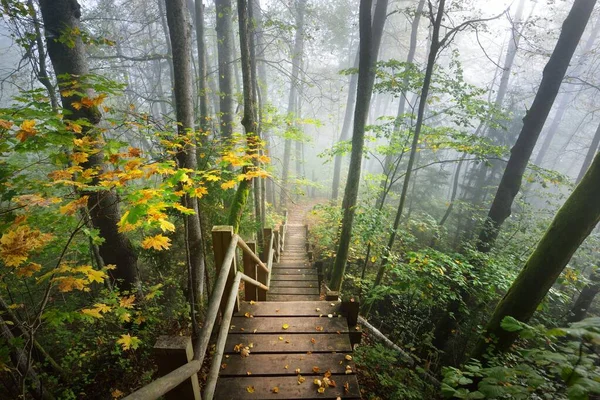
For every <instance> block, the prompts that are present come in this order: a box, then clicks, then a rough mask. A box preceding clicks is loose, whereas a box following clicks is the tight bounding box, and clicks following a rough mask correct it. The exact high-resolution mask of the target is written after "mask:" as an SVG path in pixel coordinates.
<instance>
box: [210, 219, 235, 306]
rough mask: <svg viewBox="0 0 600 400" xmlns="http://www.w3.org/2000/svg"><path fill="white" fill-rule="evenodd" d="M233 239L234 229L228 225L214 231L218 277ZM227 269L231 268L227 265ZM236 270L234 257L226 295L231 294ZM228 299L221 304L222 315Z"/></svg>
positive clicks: (218, 227) (220, 226) (214, 252)
mask: <svg viewBox="0 0 600 400" xmlns="http://www.w3.org/2000/svg"><path fill="white" fill-rule="evenodd" d="M232 238H233V227H232V226H227V225H217V226H215V227H213V229H212V242H213V254H214V256H215V269H216V272H217V275H219V272H220V271H221V268H222V267H223V260H224V259H225V254H226V253H227V250H228V249H229V245H230V244H231V239H232ZM224 267H225V268H229V265H225V266H224ZM235 271H237V268H236V257H233V268H230V270H229V275H228V277H227V283H226V284H225V290H224V293H229V292H231V285H232V284H233V279H234V278H235ZM226 302H227V299H226V298H225V296H224V297H223V298H221V303H220V306H219V309H220V310H221V313H222V312H223V311H224V310H225V303H226Z"/></svg>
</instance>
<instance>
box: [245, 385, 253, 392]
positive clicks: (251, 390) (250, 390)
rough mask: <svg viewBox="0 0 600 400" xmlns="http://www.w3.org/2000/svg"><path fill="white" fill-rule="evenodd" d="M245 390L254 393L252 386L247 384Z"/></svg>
mask: <svg viewBox="0 0 600 400" xmlns="http://www.w3.org/2000/svg"><path fill="white" fill-rule="evenodd" d="M246 391H247V392H248V393H254V386H248V387H247V388H246Z"/></svg>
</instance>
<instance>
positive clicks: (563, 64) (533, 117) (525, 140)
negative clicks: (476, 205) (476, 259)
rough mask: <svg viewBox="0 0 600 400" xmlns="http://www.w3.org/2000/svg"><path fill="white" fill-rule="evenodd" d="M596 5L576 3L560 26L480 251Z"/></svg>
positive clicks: (505, 209)
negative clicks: (556, 41) (561, 26)
mask: <svg viewBox="0 0 600 400" xmlns="http://www.w3.org/2000/svg"><path fill="white" fill-rule="evenodd" d="M595 4H596V0H575V2H574V4H573V8H572V9H571V12H570V13H569V15H568V16H567V18H566V20H565V22H564V23H563V28H562V31H561V34H560V37H559V39H558V43H557V44H556V47H555V49H554V52H553V53H552V56H551V57H550V60H549V61H548V63H547V64H546V67H545V68H544V73H543V77H542V82H541V84H540V87H539V89H538V92H537V94H536V97H535V99H534V101H533V104H532V105H531V108H530V109H529V111H528V112H527V115H525V118H523V128H522V130H521V133H520V134H519V138H518V139H517V142H516V143H515V145H514V146H513V148H512V149H511V155H510V158H509V160H508V163H507V165H506V169H505V171H504V175H503V176H502V180H501V181H500V186H499V187H498V191H497V192H496V196H495V198H494V201H493V203H492V206H491V208H490V211H489V213H488V216H487V218H486V221H485V223H484V226H483V228H482V230H481V232H480V234H479V243H478V245H477V248H478V250H479V251H482V252H488V251H489V250H490V249H491V247H492V245H493V243H494V242H495V240H496V238H497V237H498V233H499V230H500V227H501V226H502V224H503V223H504V221H505V220H506V219H507V218H508V217H509V216H510V214H511V207H512V203H513V201H514V198H515V197H516V195H517V193H518V192H519V189H520V187H521V181H522V179H523V174H524V173H525V168H526V167H527V163H528V161H529V158H530V157H531V153H532V152H533V148H534V147H535V144H536V142H537V139H538V137H539V135H540V132H541V130H542V127H543V126H544V123H545V121H546V118H547V117H548V114H549V112H550V109H551V108H552V104H553V103H554V99H555V98H556V95H557V94H558V90H559V88H560V84H561V82H562V80H563V78H564V76H565V73H566V72H567V68H568V66H569V62H570V60H571V57H572V56H573V53H574V52H575V48H576V47H577V44H578V43H579V40H580V39H581V35H582V34H583V31H584V30H585V26H586V25H587V21H588V20H589V18H590V15H591V13H592V10H593V8H594V5H595Z"/></svg>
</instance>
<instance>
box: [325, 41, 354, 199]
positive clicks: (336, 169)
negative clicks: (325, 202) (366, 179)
mask: <svg viewBox="0 0 600 400" xmlns="http://www.w3.org/2000/svg"><path fill="white" fill-rule="evenodd" d="M359 56H360V51H357V52H356V57H355V59H354V64H353V66H352V67H353V68H358V62H359ZM357 85H358V74H352V75H350V84H349V85H348V99H347V100H346V111H345V112H344V123H343V125H342V132H341V134H340V139H339V141H340V142H343V141H345V140H348V136H349V135H350V125H351V124H352V111H353V107H354V102H355V101H356V87H357ZM342 158H343V157H342V155H341V154H336V155H335V159H334V161H333V185H332V187H331V199H332V200H337V198H338V196H339V191H340V174H341V171H342Z"/></svg>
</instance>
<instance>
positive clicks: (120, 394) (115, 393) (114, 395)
mask: <svg viewBox="0 0 600 400" xmlns="http://www.w3.org/2000/svg"><path fill="white" fill-rule="evenodd" d="M124 394H125V393H123V392H121V391H120V390H119V389H115V390H113V391H112V392H110V395H111V396H112V398H113V399H118V398H120V397H123V395H124Z"/></svg>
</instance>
